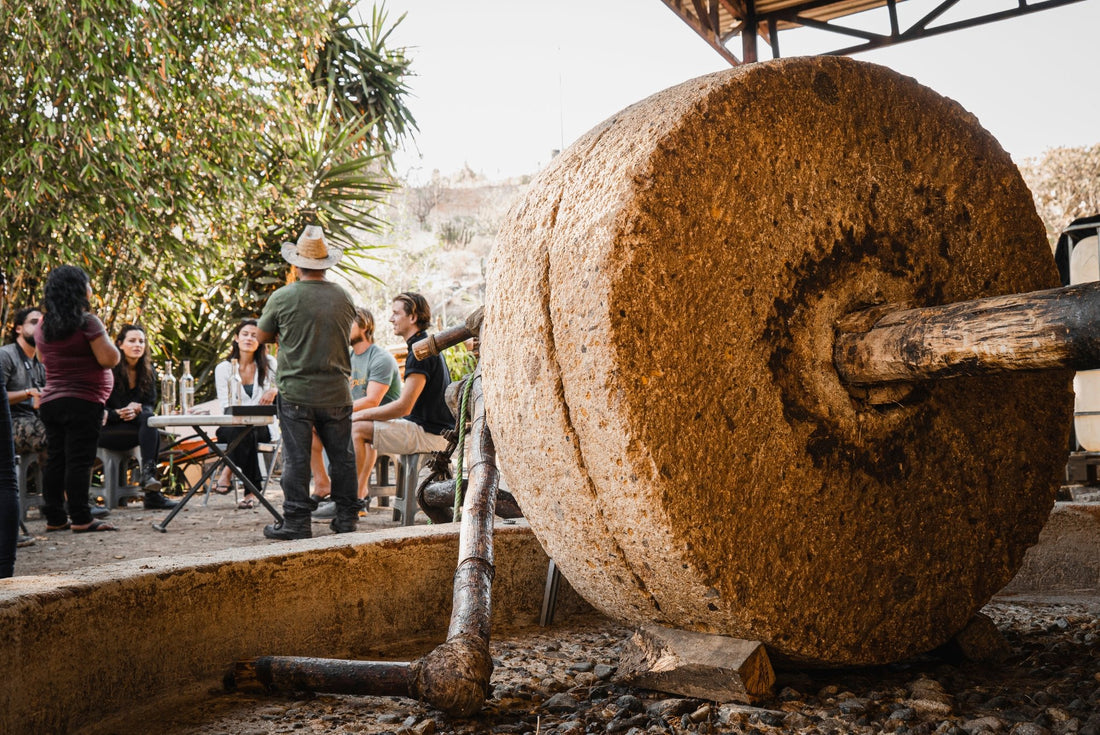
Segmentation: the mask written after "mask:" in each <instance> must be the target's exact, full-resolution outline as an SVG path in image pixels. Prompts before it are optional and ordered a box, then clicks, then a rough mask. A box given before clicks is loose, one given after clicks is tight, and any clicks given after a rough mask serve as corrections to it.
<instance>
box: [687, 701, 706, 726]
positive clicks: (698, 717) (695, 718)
mask: <svg viewBox="0 0 1100 735" xmlns="http://www.w3.org/2000/svg"><path fill="white" fill-rule="evenodd" d="M710 713H711V706H710V705H709V704H704V705H703V706H702V707H700V708H699V709H697V710H695V711H694V712H692V713H691V714H690V715H688V719H689V720H691V721H692V722H703V721H704V720H706V719H708V718H710Z"/></svg>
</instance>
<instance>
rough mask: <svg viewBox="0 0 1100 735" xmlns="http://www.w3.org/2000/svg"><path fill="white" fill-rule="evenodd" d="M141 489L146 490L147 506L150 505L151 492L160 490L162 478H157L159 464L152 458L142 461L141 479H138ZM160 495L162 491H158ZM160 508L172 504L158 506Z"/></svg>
mask: <svg viewBox="0 0 1100 735" xmlns="http://www.w3.org/2000/svg"><path fill="white" fill-rule="evenodd" d="M138 484H139V485H141V489H142V490H144V491H145V507H146V508H148V507H150V506H149V493H151V492H156V491H157V490H160V487H161V485H160V480H158V479H157V465H156V463H155V462H153V461H152V460H150V461H147V462H142V463H141V479H140V480H139V481H138ZM157 494H158V495H159V494H160V493H157ZM156 507H158V508H164V507H171V506H160V505H158V506H156Z"/></svg>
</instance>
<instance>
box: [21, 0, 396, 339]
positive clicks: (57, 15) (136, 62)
mask: <svg viewBox="0 0 1100 735" xmlns="http://www.w3.org/2000/svg"><path fill="white" fill-rule="evenodd" d="M350 9H351V6H350V4H349V3H348V2H346V0H334V2H332V4H331V5H329V6H328V7H325V6H322V5H318V4H310V3H305V4H302V3H298V4H293V3H292V4H285V3H273V2H259V3H257V2H255V0H195V1H194V2H192V1H188V2H181V1H180V0H157V2H152V3H146V2H144V0H100V1H99V2H95V3H88V2H84V1H83V0H32V1H31V3H30V4H29V5H28V4H23V5H20V4H11V3H8V4H4V5H2V6H0V27H2V28H4V29H5V36H6V38H5V43H4V44H3V45H2V46H0V100H3V102H0V105H2V108H0V112H2V115H0V120H3V123H2V124H0V264H2V265H3V267H4V269H5V270H6V271H7V272H8V273H9V275H10V277H11V279H12V281H13V284H12V289H11V291H12V302H13V303H27V302H31V301H34V300H36V299H37V297H38V294H39V293H40V291H41V282H42V280H43V279H44V277H45V275H46V273H47V272H48V270H49V269H50V268H52V267H54V266H56V265H58V264H61V263H74V264H77V265H80V266H81V267H83V268H84V269H85V270H87V271H88V272H89V273H90V274H91V275H92V277H93V282H94V286H95V290H96V292H97V295H98V298H99V299H100V303H98V304H96V307H97V310H98V311H99V312H100V313H101V314H102V315H103V316H104V317H105V321H106V322H107V323H108V326H109V328H111V329H112V330H113V328H114V327H115V326H117V325H116V324H115V322H116V321H118V320H136V319H141V320H142V321H143V322H144V323H145V325H146V326H147V327H148V328H149V329H150V332H151V333H152V334H154V335H159V337H160V339H159V340H158V341H156V342H154V344H155V345H156V346H158V347H160V349H161V351H162V352H163V353H165V354H168V355H171V356H172V357H174V358H176V359H179V358H180V357H184V356H190V355H188V354H186V353H185V354H178V353H179V352H180V351H182V350H195V349H197V350H200V351H201V350H207V351H209V352H211V353H212V354H217V353H218V352H219V351H220V349H221V347H222V345H224V343H225V336H224V335H219V334H217V333H216V332H218V330H221V331H223V332H224V331H226V330H227V329H228V328H229V326H230V325H228V324H225V323H224V322H226V321H227V320H230V319H235V318H236V316H238V315H241V314H248V313H255V312H256V311H257V310H258V306H259V304H260V303H262V299H263V298H264V297H265V295H266V293H267V292H269V291H270V290H271V288H273V287H275V286H276V285H278V284H279V283H281V282H283V281H285V275H286V274H285V267H284V266H285V264H282V263H281V261H278V262H275V261H277V258H278V256H277V253H278V247H279V244H280V243H281V241H282V240H284V239H292V238H291V233H293V232H295V231H296V230H300V227H301V225H302V224H303V223H304V222H305V221H318V222H320V223H321V224H324V225H325V226H326V227H332V228H335V229H336V232H335V233H334V234H335V238H336V239H337V240H338V241H339V240H343V241H344V242H345V244H350V245H352V246H353V247H354V245H355V243H354V234H353V233H354V230H355V228H357V227H360V228H361V227H365V228H370V227H374V226H377V220H375V219H374V217H373V214H372V210H373V206H374V203H375V201H376V199H377V192H378V191H381V190H383V189H384V188H385V187H386V186H388V174H387V169H388V160H389V159H388V156H389V153H390V151H392V149H393V146H394V145H395V143H396V141H397V140H398V139H399V138H400V137H401V136H403V135H406V134H409V133H410V132H411V131H412V130H415V121H414V120H413V118H412V116H411V114H410V113H409V112H408V109H407V107H406V106H405V103H404V95H405V94H406V92H407V90H406V88H405V86H404V81H403V78H404V76H405V75H407V73H408V61H407V60H406V58H405V56H404V54H403V52H402V51H401V50H400V49H398V50H387V49H386V48H385V45H384V42H385V39H386V38H387V37H388V34H389V30H392V29H387V28H386V27H385V14H384V12H382V11H380V10H375V11H374V13H373V16H372V23H371V24H369V25H363V24H359V23H356V22H355V21H354V20H352V18H351V15H350ZM318 70H325V71H324V72H323V73H319V71H318ZM356 80H357V81H358V86H356V84H355V83H353V82H355V81H356ZM346 95H352V96H351V97H347V96H346ZM366 179H370V181H369V182H368V181H366ZM295 236H296V235H295ZM257 254H258V255H257ZM5 321H6V319H5ZM215 324H216V326H214V325H215ZM208 340H210V341H208Z"/></svg>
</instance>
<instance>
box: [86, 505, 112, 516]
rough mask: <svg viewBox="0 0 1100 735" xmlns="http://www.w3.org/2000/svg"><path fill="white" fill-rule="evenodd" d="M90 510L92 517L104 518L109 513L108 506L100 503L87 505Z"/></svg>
mask: <svg viewBox="0 0 1100 735" xmlns="http://www.w3.org/2000/svg"><path fill="white" fill-rule="evenodd" d="M89 510H91V512H92V518H106V517H107V516H109V515H111V511H110V509H109V508H105V507H103V506H102V505H92V506H90V507H89Z"/></svg>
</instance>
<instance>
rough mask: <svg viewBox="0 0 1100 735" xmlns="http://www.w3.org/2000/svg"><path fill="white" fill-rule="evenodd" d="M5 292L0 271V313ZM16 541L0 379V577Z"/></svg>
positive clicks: (11, 567)
mask: <svg viewBox="0 0 1100 735" xmlns="http://www.w3.org/2000/svg"><path fill="white" fill-rule="evenodd" d="M7 295H8V279H7V277H6V276H5V275H4V271H2V270H0V313H2V312H3V307H4V302H5V300H6V299H7ZM18 540H19V490H18V488H17V487H16V484H15V445H14V444H13V443H12V439H11V415H10V414H9V413H8V392H7V390H5V389H4V383H3V381H0V579H6V578H7V577H10V576H12V575H13V574H14V573H15V545H16V542H17V541H18Z"/></svg>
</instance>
